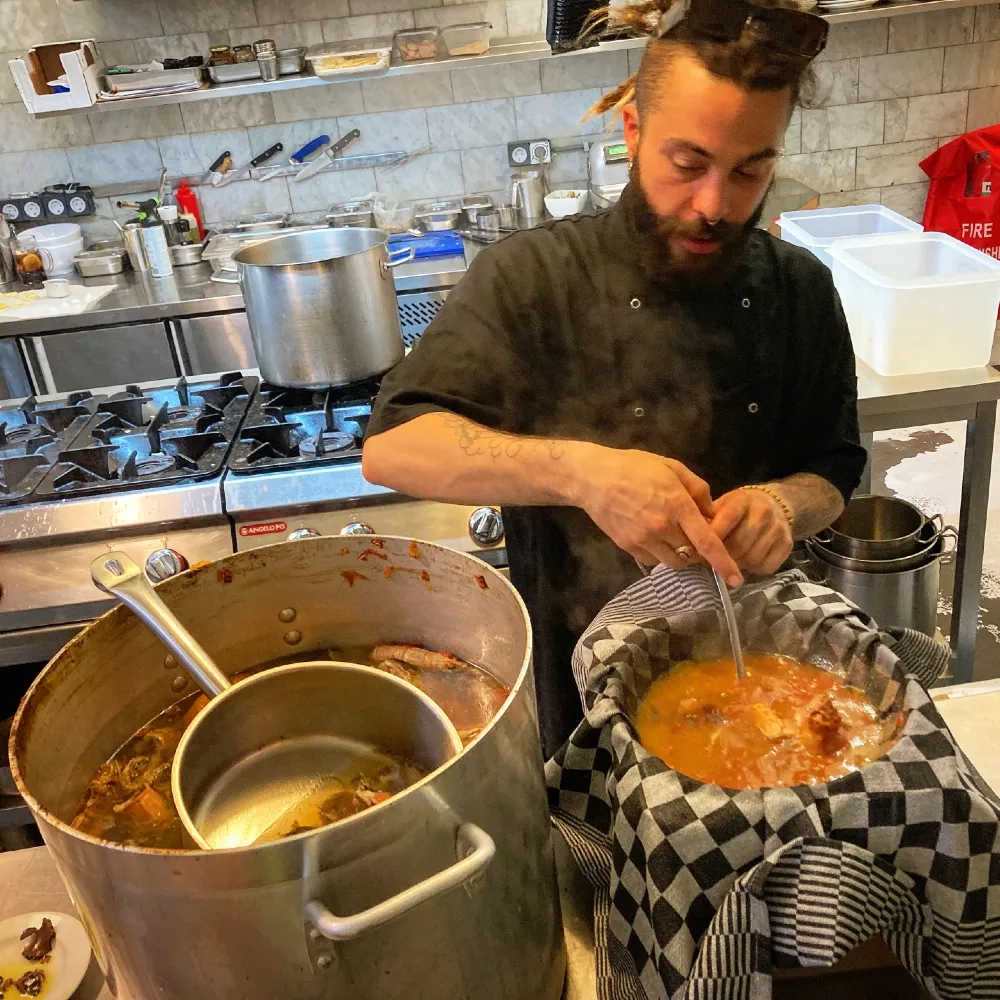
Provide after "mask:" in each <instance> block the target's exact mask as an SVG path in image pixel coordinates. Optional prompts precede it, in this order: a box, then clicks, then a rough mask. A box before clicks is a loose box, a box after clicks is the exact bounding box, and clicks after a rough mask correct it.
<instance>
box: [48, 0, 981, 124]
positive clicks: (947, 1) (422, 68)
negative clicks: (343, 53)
mask: <svg viewBox="0 0 1000 1000" xmlns="http://www.w3.org/2000/svg"><path fill="white" fill-rule="evenodd" d="M992 2H995V0H917V2H910V3H906V2H904V3H889V2H881V3H878V4H876V5H875V6H874V7H869V8H868V9H867V10H854V11H848V12H846V13H844V14H826V15H824V16H825V17H826V19H827V20H828V21H829V22H830V23H831V24H845V23H847V22H848V21H868V20H872V19H874V18H880V17H900V16H902V15H905V14H916V13H929V12H930V11H938V10H951V9H953V8H957V7H979V6H981V5H984V4H987V3H992ZM645 44H646V39H645V38H625V39H621V40H619V41H613V42H601V43H600V44H599V45H598V46H597V47H596V51H599V52H611V51H614V50H616V49H635V48H641V47H642V46H643V45H645ZM594 51H595V49H594V48H593V47H591V48H586V49H580V50H578V51H576V52H565V53H560V54H558V55H556V56H555V58H558V59H569V58H572V57H573V56H574V55H582V54H586V53H588V52H594ZM552 57H553V52H552V50H551V49H550V48H549V44H548V42H546V41H545V39H542V38H501V39H499V40H497V41H495V42H493V43H491V45H490V50H489V52H487V53H486V54H485V55H482V56H462V57H457V58H454V59H450V58H443V59H428V60H427V61H426V62H416V63H399V64H398V65H393V66H390V67H389V69H387V70H386V71H385V72H384V73H379V74H371V73H360V74H350V75H348V74H345V75H344V76H340V77H337V79H335V80H320V79H319V78H318V77H315V76H312V75H310V74H305V73H299V74H296V75H295V76H283V77H281V78H279V79H277V80H274V81H271V82H266V83H265V82H264V81H262V80H246V81H244V82H242V83H220V84H215V85H213V86H211V87H206V88H205V89H203V90H190V91H186V92H184V93H180V94H160V95H157V96H156V97H132V98H128V99H123V100H120V101H103V102H101V103H98V104H93V105H91V106H90V107H86V108H71V109H69V110H67V111H47V112H45V113H43V114H37V115H35V116H34V117H35V118H36V119H42V118H59V117H62V116H63V115H81V114H94V113H102V114H103V113H105V112H109V111H115V110H116V109H118V108H153V107H156V106H157V105H160V104H186V103H187V102H188V101H210V100H214V99H215V98H218V97H242V96H245V95H247V94H266V93H269V92H271V91H277V90H297V89H299V88H300V87H325V86H329V85H332V86H336V84H338V83H347V82H352V81H358V80H381V79H384V78H385V77H391V76H406V75H409V74H411V73H441V72H445V71H447V70H452V69H471V68H473V67H475V66H492V65H496V64H498V63H515V62H525V61H529V60H536V59H548V58H552Z"/></svg>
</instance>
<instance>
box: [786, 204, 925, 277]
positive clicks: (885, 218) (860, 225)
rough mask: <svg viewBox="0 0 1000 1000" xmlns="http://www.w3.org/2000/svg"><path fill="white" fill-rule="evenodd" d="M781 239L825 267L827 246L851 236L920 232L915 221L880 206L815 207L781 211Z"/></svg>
mask: <svg viewBox="0 0 1000 1000" xmlns="http://www.w3.org/2000/svg"><path fill="white" fill-rule="evenodd" d="M778 225H779V226H780V227H781V238H782V239H783V240H785V241H786V242H787V243H794V244H795V245H796V246H800V247H805V248H806V249H807V250H810V251H811V252H812V253H813V254H815V255H816V256H817V257H818V258H819V259H820V260H821V261H822V262H823V263H824V264H826V266H827V267H829V268H832V267H833V265H832V263H831V262H830V247H831V246H833V244H834V243H835V242H836V241H837V240H842V239H847V238H850V237H855V236H888V235H892V234H893V233H922V232H923V231H924V227H923V226H921V225H920V223H919V222H911V221H910V220H909V219H907V218H906V217H905V216H903V215H899V214H898V213H897V212H893V211H890V210H889V209H888V208H883V207H882V206H881V205H858V206H856V207H851V208H818V209H815V210H813V211H809V212H782V213H781V215H780V216H779V217H778Z"/></svg>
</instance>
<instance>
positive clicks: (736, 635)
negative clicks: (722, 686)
mask: <svg viewBox="0 0 1000 1000" xmlns="http://www.w3.org/2000/svg"><path fill="white" fill-rule="evenodd" d="M712 576H714V577H715V585H716V587H718V588H719V597H720V599H721V600H722V610H723V612H725V616H726V627H727V628H728V630H729V645H730V646H731V647H732V650H733V660H734V661H735V663H736V676H737V677H738V678H739V679H740V680H743V678H744V677H746V675H747V671H746V666H744V663H743V650H742V648H741V647H740V631H739V628H738V627H737V625H736V612H735V611H734V610H733V601H732V598H731V597H730V596H729V585H728V584H727V583H726V581H725V580H723V579H722V577H721V576H720V575H719V571H718V570H717V569H713V570H712Z"/></svg>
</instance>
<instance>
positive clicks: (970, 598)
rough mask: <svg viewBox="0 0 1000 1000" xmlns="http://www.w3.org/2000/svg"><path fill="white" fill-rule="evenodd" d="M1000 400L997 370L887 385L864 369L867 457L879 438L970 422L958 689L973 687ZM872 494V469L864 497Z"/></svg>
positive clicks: (957, 599) (959, 581)
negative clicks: (897, 431) (877, 434)
mask: <svg viewBox="0 0 1000 1000" xmlns="http://www.w3.org/2000/svg"><path fill="white" fill-rule="evenodd" d="M998 399H1000V372H998V371H997V370H996V369H995V368H993V367H992V366H988V367H986V368H971V369H965V370H963V371H953V372H928V373H926V374H923V375H898V376H895V377H892V378H884V377H883V376H881V375H876V374H875V372H873V371H872V370H871V369H870V368H869V367H868V366H867V365H865V364H864V363H863V362H861V361H859V362H858V413H859V417H860V422H861V442H862V444H863V445H864V446H865V449H866V450H867V451H868V454H869V456H870V455H871V448H872V436H873V434H874V433H875V432H876V431H887V430H894V429H898V428H905V427H920V426H924V425H926V424H940V423H945V422H947V421H954V420H964V421H965V427H966V431H965V464H964V469H963V474H962V506H961V510H960V511H959V524H958V530H959V535H958V549H957V551H956V553H955V589H954V596H953V599H952V624H951V648H952V650H953V652H954V654H955V681H956V682H957V683H960V684H961V683H967V682H968V681H971V680H972V679H973V657H974V655H975V651H976V626H977V624H978V620H979V593H980V586H981V579H982V574H983V548H984V545H985V542H986V513H987V509H988V507H989V497H990V473H991V471H992V465H993V437H994V430H995V427H996V415H997V400H998ZM870 489H871V463H870V461H869V466H868V467H867V468H866V469H865V474H864V478H863V480H862V483H861V491H862V492H868V491H869V490H870ZM942 513H944V512H943V511H942Z"/></svg>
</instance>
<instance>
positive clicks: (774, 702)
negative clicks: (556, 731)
mask: <svg viewBox="0 0 1000 1000" xmlns="http://www.w3.org/2000/svg"><path fill="white" fill-rule="evenodd" d="M745 661H746V677H745V678H744V679H743V680H740V679H739V678H738V677H737V676H736V667H735V665H734V663H733V661H732V659H730V658H725V659H718V660H705V661H700V662H693V661H687V662H683V663H678V664H677V665H676V666H675V667H674V668H673V669H672V670H671V671H670V672H669V673H666V674H663V675H662V676H660V677H658V678H657V679H656V680H655V681H653V683H652V685H650V688H649V691H648V692H647V694H646V696H645V698H643V700H642V702H641V703H640V705H639V709H638V712H637V713H636V718H635V725H636V729H637V730H638V732H639V739H640V741H641V742H642V745H643V746H644V747H645V748H646V749H647V750H648V751H649V752H650V753H651V754H653V755H654V756H656V757H659V758H660V759H661V760H663V762H664V763H665V764H667V765H668V766H670V767H672V768H673V769H674V770H676V771H680V772H681V773H682V774H685V775H687V776H688V777H690V778H695V779H696V780H698V781H703V782H706V783H710V784H715V785H721V786H722V787H724V788H735V789H742V788H773V787H779V786H789V785H801V784H811V783H814V782H822V781H829V780H830V779H831V778H836V777H839V776H841V775H845V774H848V773H850V772H851V771H854V770H857V769H858V768H861V767H863V766H864V765H865V764H868V763H869V762H870V761H872V760H874V759H875V758H876V757H880V756H882V754H884V753H885V752H886V751H887V750H888V749H889V747H890V746H891V745H892V743H893V742H894V735H895V733H896V727H897V726H898V723H899V721H900V720H899V718H898V717H897V716H894V717H893V718H892V719H891V720H888V721H887V720H884V719H879V717H878V712H877V711H876V709H875V707H874V706H873V705H872V704H871V702H869V701H868V699H867V698H866V697H865V695H864V693H863V692H862V691H859V690H858V689H856V688H851V687H848V686H847V685H845V684H844V682H843V681H842V680H841V678H840V677H838V676H836V675H835V674H832V673H830V672H829V671H827V670H822V669H820V668H819V667H814V666H811V665H810V664H806V663H800V662H799V661H797V660H794V659H792V658H790V657H787V656H746V657H745Z"/></svg>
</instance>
